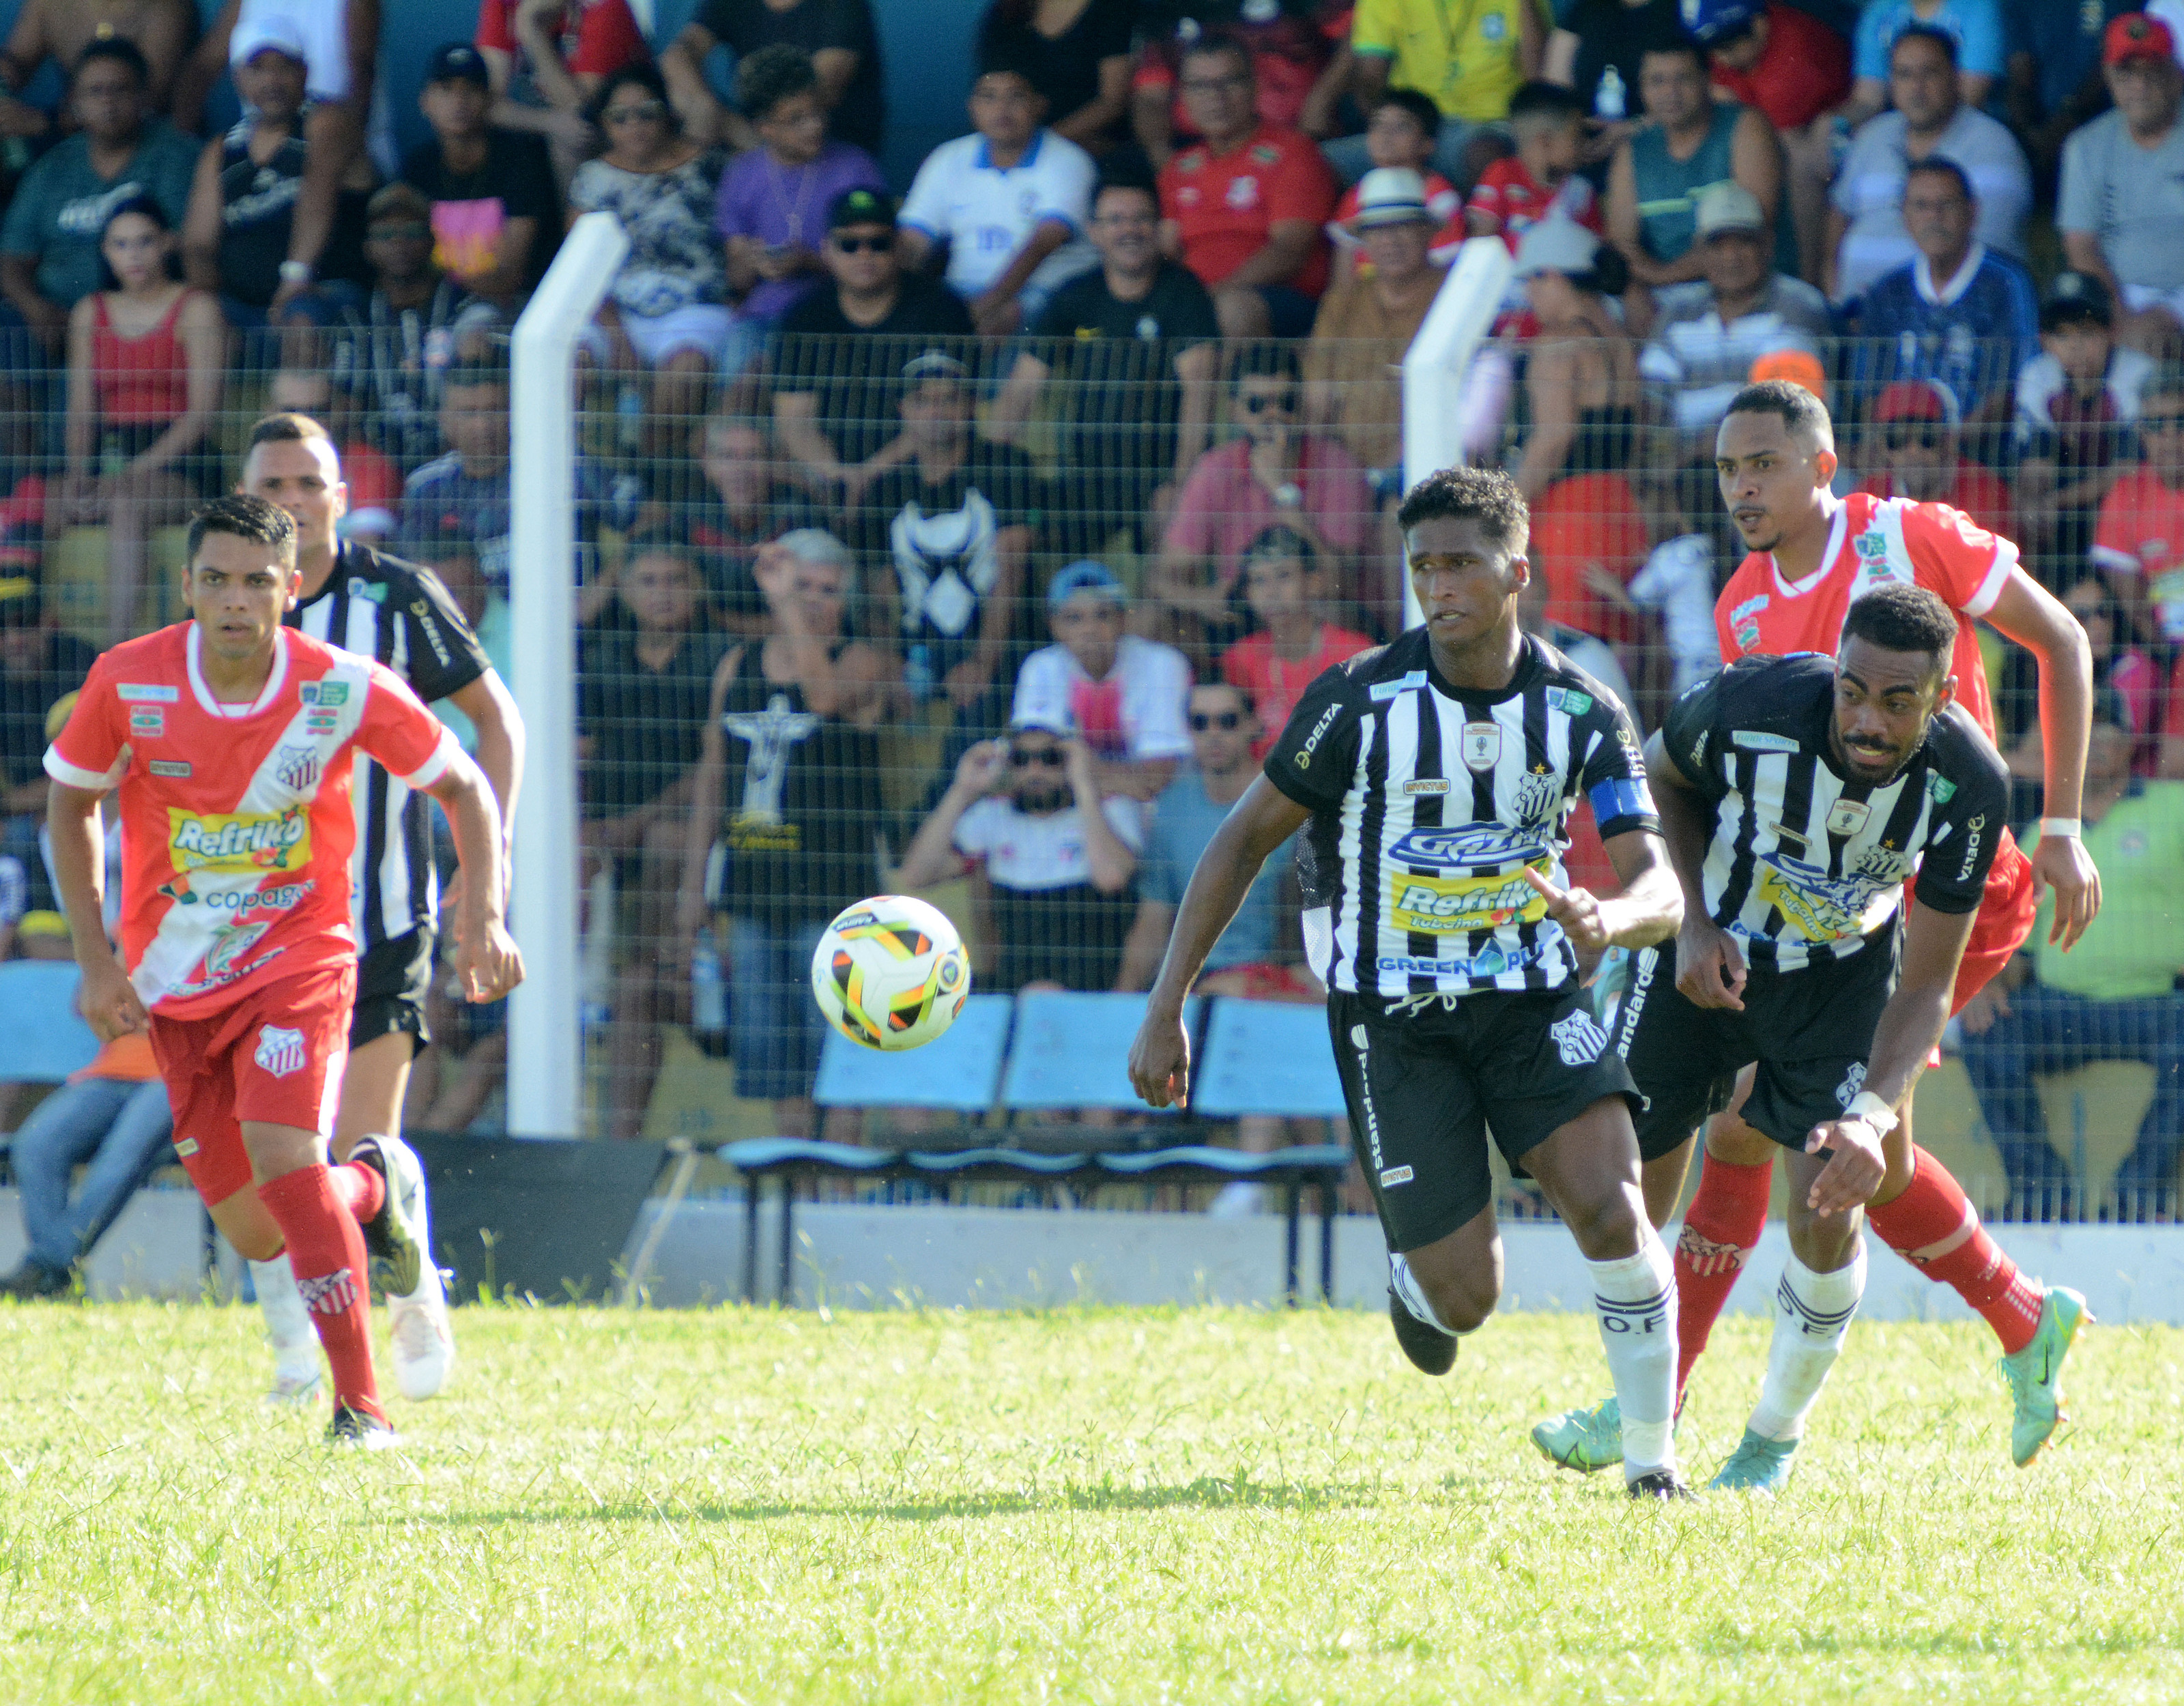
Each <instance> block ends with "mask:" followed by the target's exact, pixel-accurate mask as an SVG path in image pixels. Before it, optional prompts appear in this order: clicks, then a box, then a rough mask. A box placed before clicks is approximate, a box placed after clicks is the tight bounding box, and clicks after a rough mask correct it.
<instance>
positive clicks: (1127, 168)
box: [1091, 160, 1160, 213]
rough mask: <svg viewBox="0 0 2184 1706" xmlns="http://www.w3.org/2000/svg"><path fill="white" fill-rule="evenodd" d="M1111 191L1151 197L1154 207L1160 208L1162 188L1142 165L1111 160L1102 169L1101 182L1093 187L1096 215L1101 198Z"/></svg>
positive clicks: (1093, 203)
mask: <svg viewBox="0 0 2184 1706" xmlns="http://www.w3.org/2000/svg"><path fill="white" fill-rule="evenodd" d="M1110 190H1129V191H1133V192H1135V193H1137V194H1139V195H1141V196H1151V197H1152V201H1153V207H1154V208H1155V209H1156V210H1157V209H1158V208H1159V207H1160V186H1159V184H1158V183H1156V181H1154V179H1153V175H1152V174H1151V172H1150V171H1148V170H1146V169H1145V167H1143V166H1141V165H1138V164H1134V163H1132V162H1131V161H1128V160H1110V161H1108V162H1107V163H1106V164H1104V165H1102V166H1101V167H1100V178H1099V181H1098V182H1096V183H1095V184H1094V185H1093V186H1092V202H1091V206H1092V208H1093V210H1094V211H1095V213H1096V212H1097V211H1098V210H1099V207H1100V197H1102V196H1104V195H1106V193H1107V192H1109V191H1110Z"/></svg>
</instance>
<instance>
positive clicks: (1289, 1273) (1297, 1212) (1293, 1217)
mask: <svg viewBox="0 0 2184 1706" xmlns="http://www.w3.org/2000/svg"><path fill="white" fill-rule="evenodd" d="M1303 1209H1304V1189H1303V1187H1302V1186H1300V1185H1298V1184H1297V1183H1296V1182H1295V1181H1294V1180H1292V1181H1290V1211H1289V1215H1288V1226H1287V1235H1288V1236H1287V1238H1286V1240H1285V1242H1286V1246H1287V1257H1286V1260H1285V1264H1284V1268H1283V1270H1282V1301H1283V1302H1284V1303H1285V1304H1286V1305H1287V1306H1288V1307H1289V1308H1290V1309H1295V1307H1296V1306H1297V1221H1298V1220H1299V1218H1300V1217H1301V1214H1302V1212H1303Z"/></svg>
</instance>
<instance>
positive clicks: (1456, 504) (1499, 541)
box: [1396, 468, 1532, 555]
mask: <svg viewBox="0 0 2184 1706" xmlns="http://www.w3.org/2000/svg"><path fill="white" fill-rule="evenodd" d="M1440 520H1451V521H1476V522H1478V523H1479V525H1480V526H1481V527H1483V528H1485V530H1486V536H1487V537H1488V538H1490V539H1491V540H1492V541H1493V542H1495V543H1496V545H1499V546H1500V547H1502V549H1503V550H1505V551H1507V552H1508V553H1510V554H1511V555H1515V554H1516V553H1518V552H1519V551H1522V550H1523V549H1524V542H1525V540H1526V539H1528V538H1529V536H1531V531H1532V511H1531V508H1530V506H1529V505H1528V504H1527V503H1525V502H1524V493H1523V492H1519V491H1518V489H1517V482H1516V481H1513V480H1512V479H1511V478H1510V477H1509V476H1508V475H1506V474H1504V473H1503V472H1502V470H1500V469H1498V468H1444V469H1442V470H1440V472H1439V473H1436V474H1429V475H1427V476H1426V477H1425V478H1424V480H1421V481H1419V482H1418V484H1417V485H1416V486H1412V488H1411V492H1410V495H1409V496H1408V497H1406V498H1404V499H1403V503H1402V507H1401V508H1399V509H1398V510H1396V526H1398V527H1400V528H1401V529H1402V531H1404V532H1406V533H1407V532H1409V531H1411V529H1412V528H1413V527H1415V526H1417V525H1418V524H1419V523H1420V522H1421V521H1440Z"/></svg>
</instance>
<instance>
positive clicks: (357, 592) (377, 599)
mask: <svg viewBox="0 0 2184 1706" xmlns="http://www.w3.org/2000/svg"><path fill="white" fill-rule="evenodd" d="M348 596H349V597H352V598H368V599H370V601H371V602H372V603H375V604H384V603H386V602H387V583H386V582H385V581H367V580H365V579H364V578H363V576H361V575H350V576H349V577H348Z"/></svg>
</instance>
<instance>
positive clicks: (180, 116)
mask: <svg viewBox="0 0 2184 1706" xmlns="http://www.w3.org/2000/svg"><path fill="white" fill-rule="evenodd" d="M241 14H242V0H227V3H226V4H225V5H224V6H222V7H221V8H220V11H219V13H218V14H216V15H215V16H214V19H213V20H212V22H211V24H210V25H208V26H207V27H206V30H205V32H204V34H203V35H202V36H198V45H197V46H196V47H193V48H192V49H191V51H190V57H189V58H187V59H186V60H184V61H183V62H182V68H181V71H180V72H178V73H177V74H176V75H175V92H174V98H173V99H172V100H171V101H170V102H169V103H167V112H168V115H169V116H170V118H172V119H173V120H174V121H175V125H176V127H177V128H178V129H181V130H184V131H190V132H192V134H194V133H195V132H196V131H197V130H198V126H199V125H202V124H203V121H204V103H205V100H206V97H209V95H210V94H211V93H212V92H213V86H214V84H216V83H218V82H219V81H220V77H221V76H222V75H223V74H224V73H225V72H226V69H227V42H228V37H229V36H231V35H233V34H234V32H235V20H236V19H237V17H239V16H240V15H241ZM8 46H9V47H10V48H11V49H12V48H13V47H14V42H9V43H8Z"/></svg>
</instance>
